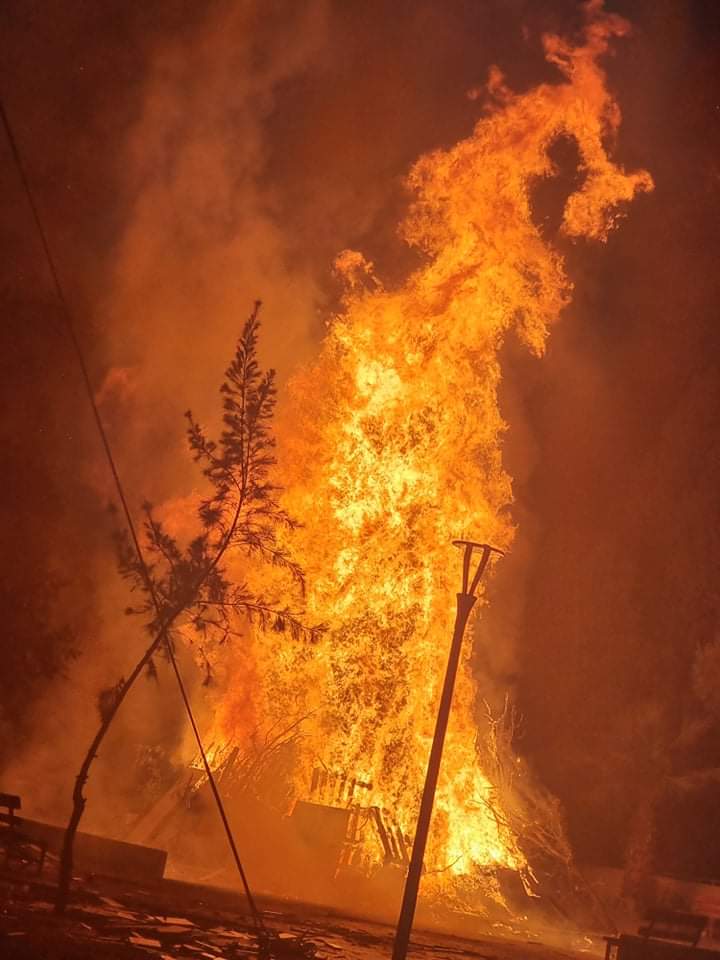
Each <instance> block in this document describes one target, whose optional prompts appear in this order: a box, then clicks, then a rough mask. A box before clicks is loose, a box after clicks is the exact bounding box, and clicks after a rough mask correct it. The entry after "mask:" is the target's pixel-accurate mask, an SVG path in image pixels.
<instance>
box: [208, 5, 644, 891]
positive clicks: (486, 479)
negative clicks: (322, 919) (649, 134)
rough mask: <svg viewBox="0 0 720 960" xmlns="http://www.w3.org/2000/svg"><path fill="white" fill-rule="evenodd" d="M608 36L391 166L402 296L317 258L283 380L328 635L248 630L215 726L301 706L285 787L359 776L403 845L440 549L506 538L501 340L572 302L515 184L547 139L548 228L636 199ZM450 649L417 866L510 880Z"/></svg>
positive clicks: (606, 214) (287, 454)
mask: <svg viewBox="0 0 720 960" xmlns="http://www.w3.org/2000/svg"><path fill="white" fill-rule="evenodd" d="M627 30H628V24H627V23H626V22H625V21H624V20H622V19H621V18H619V17H617V16H613V15H607V14H605V13H604V12H603V11H602V9H601V5H600V4H598V3H591V4H589V5H588V25H587V27H586V29H585V35H584V37H583V39H582V41H581V42H580V43H579V45H578V46H570V45H569V44H568V43H566V42H564V41H563V40H561V39H560V38H559V37H556V36H546V37H544V38H543V43H544V48H545V52H546V56H547V59H548V60H549V61H550V62H552V63H553V64H555V65H556V67H557V68H558V71H559V73H560V74H561V75H562V78H561V80H560V82H558V83H556V84H543V85H541V86H538V87H536V88H534V89H532V90H530V91H529V92H527V93H524V94H522V95H516V94H514V93H513V92H512V91H510V90H509V89H508V88H507V87H506V86H505V84H504V82H503V78H502V75H501V74H500V72H499V71H497V70H496V69H494V70H493V71H492V72H491V77H490V82H489V87H488V93H489V98H490V102H491V105H490V107H489V108H488V109H487V110H486V114H485V116H484V117H483V118H482V119H481V120H480V121H479V122H478V124H477V125H476V127H475V129H474V131H473V133H472V134H471V135H470V136H469V137H468V138H467V139H466V140H463V141H461V142H460V143H458V144H456V145H455V146H454V147H452V148H451V149H449V150H438V151H435V152H433V153H430V154H428V155H426V156H423V157H421V158H420V159H419V160H418V161H417V163H416V164H415V165H414V167H413V168H412V170H411V171H410V174H409V177H408V184H409V187H410V188H411V190H412V194H413V200H412V203H411V206H410V209H409V212H408V215H407V217H406V219H405V221H404V222H403V223H402V225H401V231H402V235H403V237H404V239H405V240H406V242H407V243H408V244H410V245H411V246H413V247H414V248H416V249H417V250H418V251H419V252H420V253H421V256H422V266H421V267H420V268H419V269H417V270H416V271H415V272H414V273H413V274H412V275H411V276H410V277H409V278H408V279H407V281H406V282H405V283H404V285H403V286H402V287H400V288H399V289H394V290H386V289H385V288H384V287H383V285H382V283H381V282H380V280H379V279H378V277H377V276H376V274H375V271H374V268H373V265H372V264H370V263H368V262H367V261H366V260H365V259H364V258H363V257H362V255H361V254H359V253H355V252H351V251H346V252H344V253H343V254H341V255H340V256H339V257H338V259H337V262H336V268H337V270H338V272H339V273H340V274H341V275H342V277H343V278H344V281H345V289H346V294H345V301H344V309H343V312H342V314H341V315H340V316H338V317H336V318H335V319H334V320H333V322H332V324H331V325H330V326H329V331H328V334H327V336H326V339H325V341H324V343H323V345H322V348H321V352H320V355H319V357H318V359H317V361H316V363H315V364H314V365H313V366H311V367H310V368H308V369H305V370H303V371H301V372H300V373H299V374H298V375H297V376H296V378H295V380H294V381H293V383H292V384H291V387H290V397H289V400H288V402H287V403H286V405H285V406H286V411H285V420H284V421H283V422H282V423H281V424H280V427H281V435H280V441H281V443H280V449H281V461H282V462H281V472H282V476H281V482H282V483H283V485H284V486H285V488H286V490H287V493H286V496H285V506H286V507H287V508H288V510H289V511H290V512H291V513H292V514H293V515H295V516H296V517H297V518H298V519H300V520H301V521H302V522H303V523H304V528H303V529H302V530H301V531H300V532H299V533H297V534H295V535H294V537H293V543H292V549H293V551H294V552H295V555H296V556H297V559H298V560H299V561H300V563H301V564H302V565H303V567H304V568H305V570H306V573H307V579H308V588H309V598H308V615H309V619H310V621H311V622H325V623H327V624H328V626H329V631H328V633H327V635H326V636H325V638H324V639H323V640H322V641H321V643H320V644H319V645H318V646H316V647H314V648H311V649H308V648H305V647H301V646H298V645H297V644H296V643H295V642H294V641H292V640H290V639H285V638H282V637H278V636H276V635H273V636H272V637H271V638H270V637H263V636H262V635H261V634H259V633H258V634H256V635H255V636H254V637H253V639H252V650H251V652H250V653H249V654H248V652H247V651H246V652H245V653H243V655H242V656H243V660H244V663H243V666H242V668H240V667H238V674H237V680H236V682H235V684H234V685H231V689H230V692H229V694H228V695H227V696H226V698H225V699H224V701H223V703H222V704H221V705H220V708H219V712H218V719H217V723H218V729H217V731H216V732H217V734H218V736H219V738H220V739H224V740H225V741H228V740H233V741H235V742H241V740H242V736H243V730H242V729H241V724H240V723H239V721H238V718H239V716H241V715H242V716H243V717H246V716H247V705H248V704H247V701H248V696H252V698H253V703H252V709H253V712H254V716H255V719H256V721H257V723H258V724H259V725H261V726H262V724H267V725H269V724H272V723H273V722H275V721H278V720H281V719H286V720H291V719H292V718H293V717H300V716H305V717H306V719H305V720H304V721H303V731H304V736H303V738H302V740H301V753H302V758H301V762H300V763H299V764H298V768H297V771H296V791H297V796H298V797H303V796H307V795H308V789H309V783H310V777H311V773H312V770H313V768H314V767H315V766H316V765H317V763H318V762H319V761H320V762H322V764H324V765H326V766H327V767H328V768H329V769H332V770H337V771H342V772H343V773H344V774H346V775H347V777H348V778H350V777H352V778H357V779H360V780H362V781H364V782H365V783H367V784H372V787H371V788H370V789H369V791H368V793H367V794H366V796H365V798H364V801H363V802H364V803H366V804H368V805H370V804H373V805H377V806H379V807H380V808H383V809H385V810H387V811H390V812H391V815H392V817H393V818H394V820H395V822H397V824H398V825H399V827H400V829H401V830H402V831H404V832H405V833H406V834H408V835H409V834H411V833H412V829H413V825H414V822H415V818H416V815H417V810H418V805H419V796H420V791H421V788H422V783H423V779H424V773H425V767H426V763H427V757H428V753H429V746H430V740H431V737H432V732H433V727H434V720H435V715H436V709H437V703H438V699H439V691H440V686H441V684H442V678H443V674H444V668H445V661H446V657H447V650H448V645H449V640H450V636H451V632H452V624H453V617H454V599H455V593H456V592H457V590H458V584H459V558H458V555H457V553H456V552H455V551H454V550H453V548H452V547H451V545H450V544H451V541H452V540H453V539H454V538H458V537H470V538H472V539H477V540H482V541H487V542H490V543H493V544H495V545H496V546H498V547H500V548H502V549H505V550H507V549H508V548H509V547H510V546H511V544H512V540H513V535H514V530H513V525H512V522H511V519H510V514H509V506H510V504H511V502H512V489H511V478H510V477H509V476H508V474H507V473H506V472H505V471H504V469H503V464H502V457H501V446H500V440H501V437H502V433H503V431H504V429H505V424H504V422H503V419H502V417H501V414H500V411H499V409H498V402H497V391H498V384H499V382H500V378H501V369H500V365H499V359H498V354H499V350H500V347H501V345H502V343H503V340H504V338H505V336H506V335H507V334H508V333H509V332H510V331H516V332H517V334H518V336H519V337H520V338H521V340H522V341H523V342H524V343H525V344H526V345H527V346H528V348H529V349H530V350H532V351H533V352H534V353H536V354H538V355H540V354H542V353H543V350H544V347H545V341H546V338H547V336H548V331H549V327H550V325H551V324H552V323H553V321H554V320H556V318H557V317H558V315H559V313H560V312H561V310H562V309H563V307H564V306H565V305H566V304H567V303H568V301H569V299H570V295H571V289H572V285H571V283H570V281H569V280H568V278H567V276H566V274H565V269H564V263H563V259H562V257H561V256H560V254H559V253H558V252H557V250H555V249H553V247H552V246H551V245H550V243H549V242H548V241H547V240H546V239H544V238H543V236H542V235H541V233H540V232H539V230H538V227H537V226H536V225H535V223H534V222H533V218H532V215H531V206H530V190H531V188H532V186H533V184H534V183H535V182H537V181H538V180H539V179H540V178H545V177H550V176H552V175H553V173H554V170H553V165H552V162H551V160H550V159H549V156H548V149H549V148H550V147H551V145H552V144H553V142H555V141H556V140H557V138H559V137H561V136H566V137H571V138H573V139H574V140H575V142H576V143H577V147H578V151H579V156H580V158H581V171H580V172H581V173H582V184H581V186H580V187H579V188H578V189H577V191H576V192H574V193H573V194H571V195H570V196H569V198H568V200H567V203H566V206H565V210H564V218H563V221H562V227H561V230H562V233H563V234H564V235H565V236H567V237H570V238H585V239H590V240H600V241H602V240H605V239H606V237H607V235H608V232H609V231H610V230H611V229H612V228H613V227H614V225H615V223H616V220H617V216H618V205H619V204H621V203H623V202H627V201H630V200H631V199H632V198H633V196H634V195H635V194H636V193H637V192H639V191H646V190H650V189H652V181H651V179H650V176H649V175H648V174H647V173H646V172H644V171H640V172H636V173H626V172H625V171H624V170H622V169H621V168H620V167H619V166H617V165H616V164H614V163H613V162H612V161H611V160H610V158H609V156H608V152H607V149H608V148H607V145H608V144H611V143H612V140H613V137H614V135H615V132H616V130H617V128H618V126H619V123H620V114H619V110H618V107H617V105H616V103H615V102H614V100H613V99H612V97H611V96H610V94H609V93H608V90H607V88H606V84H605V74H604V72H603V70H602V69H601V67H600V66H599V63H598V60H599V58H600V57H601V56H602V55H603V54H604V53H605V52H606V50H607V48H608V44H609V43H610V42H611V40H612V39H613V37H616V36H622V35H623V34H625V33H626V32H627ZM482 603H483V601H482V597H481V601H480V603H479V604H478V607H482ZM483 642H488V643H492V637H485V638H484V641H483ZM248 656H250V658H251V660H252V670H253V674H254V679H255V691H254V693H253V694H251V695H250V694H249V693H248V687H247V682H248V681H247V677H248V674H247V672H246V667H247V661H246V658H247V657H248ZM468 656H469V644H466V651H465V661H464V664H463V667H462V668H461V671H460V675H459V677H458V684H457V688H456V694H455V700H454V706H453V715H452V719H451V726H450V730H449V732H448V738H447V741H446V746H445V754H444V760H443V769H442V773H441V781H440V785H439V788H438V794H437V797H436V803H435V814H434V820H433V830H432V834H431V838H430V844H429V848H428V854H427V866H428V868H429V870H446V873H445V875H446V876H451V875H453V874H455V875H457V874H461V875H468V874H471V873H472V872H473V871H474V870H475V869H476V868H478V867H479V868H487V867H493V866H502V867H507V868H511V869H517V870H521V871H522V870H523V868H524V866H525V859H524V856H523V852H522V850H521V849H520V846H519V844H518V842H517V838H516V837H515V836H514V835H513V832H512V830H511V828H510V827H509V825H508V824H509V821H508V820H507V818H506V817H504V816H503V811H502V809H500V800H499V798H498V796H497V795H496V792H495V791H494V788H493V784H492V783H491V782H490V780H489V779H488V777H487V776H486V775H485V773H484V772H483V770H481V769H480V768H479V766H478V763H477V758H476V751H475V737H476V732H477V721H476V715H475V709H474V687H473V679H472V675H471V672H470V669H469V664H468Z"/></svg>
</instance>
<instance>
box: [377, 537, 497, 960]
mask: <svg viewBox="0 0 720 960" xmlns="http://www.w3.org/2000/svg"><path fill="white" fill-rule="evenodd" d="M453 542H454V544H455V546H457V547H461V548H462V549H463V550H464V553H463V580H462V591H461V592H460V593H458V595H457V613H456V616H455V630H454V632H453V639H452V644H451V646H450V656H449V657H448V665H447V670H446V672H445V683H444V684H443V690H442V696H441V697H440V707H439V709H438V715H437V721H436V723H435V733H434V735H433V742H432V748H431V750H430V759H429V761H428V767H427V774H426V776H425V787H424V789H423V794H422V800H421V801H420V814H419V816H418V822H417V827H416V829H415V840H414V842H413V849H412V855H411V857H410V867H409V868H408V875H407V880H406V881H405V892H404V894H403V900H402V906H401V907H400V918H399V920H398V927H397V933H396V935H395V945H394V947H393V960H405V956H406V955H407V948H408V944H409V942H410V931H411V929H412V923H413V917H414V916H415V905H416V903H417V895H418V889H419V887H420V876H421V874H422V869H423V860H424V857H425V846H426V844H427V838H428V832H429V829H430V820H431V818H432V808H433V802H434V800H435V788H436V787H437V782H438V775H439V773H440V761H441V760H442V752H443V746H444V744H445V733H446V731H447V726H448V720H449V718H450V707H451V705H452V696H453V690H454V689H455V677H456V676H457V670H458V664H459V663H460V651H461V649H462V641H463V636H464V634H465V627H466V626H467V622H468V619H469V618H470V614H471V612H472V609H473V607H474V606H475V601H476V600H477V593H476V591H477V588H478V586H479V584H480V580H481V578H482V575H483V574H484V573H485V569H486V567H487V565H488V563H489V561H490V556H491V554H493V553H498V554H500V555H502V550H498V549H496V548H495V547H491V546H489V544H487V543H474V542H473V541H471V540H455V541H453ZM475 550H481V551H482V556H481V558H480V562H479V564H478V566H477V569H476V570H475V573H474V575H473V577H472V580H471V579H470V564H471V562H472V556H473V553H474V552H475Z"/></svg>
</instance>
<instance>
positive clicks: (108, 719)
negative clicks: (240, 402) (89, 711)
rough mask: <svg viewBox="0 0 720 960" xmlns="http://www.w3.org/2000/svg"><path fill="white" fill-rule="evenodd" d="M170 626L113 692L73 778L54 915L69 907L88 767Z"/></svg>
mask: <svg viewBox="0 0 720 960" xmlns="http://www.w3.org/2000/svg"><path fill="white" fill-rule="evenodd" d="M168 627H169V624H166V625H165V626H164V627H163V628H162V630H161V631H160V633H159V634H158V636H157V637H156V638H155V639H154V640H153V642H152V643H151V644H150V646H149V647H148V648H147V650H146V651H145V653H144V654H143V655H142V657H141V658H140V660H138V662H137V663H136V665H135V667H134V669H133V671H132V673H131V674H130V676H129V677H128V678H127V680H125V681H124V682H123V683H122V684H121V685H120V686H118V688H117V690H116V692H115V699H114V701H113V703H112V705H111V706H110V708H109V709H108V710H107V712H106V714H105V716H104V717H103V720H102V723H101V724H100V728H99V729H98V732H97V733H96V734H95V737H94V738H93V741H92V743H91V744H90V747H89V748H88V752H87V753H86V754H85V759H84V760H83V762H82V765H81V767H80V771H79V772H78V775H77V777H76V778H75V786H74V788H73V807H72V813H71V814H70V819H69V821H68V825H67V827H66V828H65V836H64V838H63V846H62V852H61V854H60V869H59V874H58V890H57V897H56V900H55V913H57V914H62V913H64V912H65V908H66V907H67V904H68V897H69V895H70V885H71V883H72V872H73V852H74V846H75V836H76V834H77V831H78V827H79V826H80V820H81V819H82V815H83V813H84V812H85V804H86V803H87V799H86V797H85V796H84V794H83V788H84V786H85V784H86V783H87V778H88V775H89V773H90V767H91V766H92V762H93V760H94V759H95V757H96V756H97V752H98V750H99V748H100V744H101V743H102V742H103V740H104V739H105V734H106V733H107V732H108V730H109V729H110V724H111V723H112V721H113V720H114V718H115V714H116V713H117V712H118V709H119V708H120V704H121V703H122V702H123V700H124V699H125V697H126V696H127V693H128V691H129V690H130V688H131V687H132V685H133V684H134V683H135V681H136V680H137V678H138V677H139V676H140V674H141V673H142V671H143V669H144V668H145V667H146V666H147V664H148V663H149V661H150V660H151V659H152V657H153V655H154V654H155V653H156V652H157V649H158V647H159V646H160V644H161V643H162V642H163V641H164V640H165V638H166V634H167V630H168Z"/></svg>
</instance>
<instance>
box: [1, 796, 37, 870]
mask: <svg viewBox="0 0 720 960" xmlns="http://www.w3.org/2000/svg"><path fill="white" fill-rule="evenodd" d="M21 806H22V801H21V800H20V797H18V796H17V795H16V794H13V793H0V807H3V808H4V809H5V810H6V811H7V812H6V813H0V825H1V826H0V848H2V849H3V850H4V851H5V864H6V866H8V867H10V866H12V865H13V864H15V865H17V866H19V867H21V868H25V867H28V866H30V867H32V866H35V867H36V868H37V873H38V875H40V874H41V873H42V868H43V865H44V863H45V855H46V854H47V846H46V845H45V843H44V842H43V841H42V840H38V839H37V838H33V837H31V836H29V835H28V833H27V831H26V830H25V821H24V820H22V819H21V818H20V817H18V816H17V815H16V811H17V810H19V809H20V808H21Z"/></svg>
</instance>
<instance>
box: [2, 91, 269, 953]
mask: <svg viewBox="0 0 720 960" xmlns="http://www.w3.org/2000/svg"><path fill="white" fill-rule="evenodd" d="M0 118H1V119H2V124H3V127H4V129H5V134H6V136H7V140H8V143H9V145H10V151H11V153H12V156H13V160H14V162H15V166H16V168H17V172H18V175H19V177H20V181H21V183H22V185H23V189H24V191H25V195H26V197H27V201H28V205H29V207H30V210H31V211H32V215H33V220H34V222H35V226H36V228H37V232H38V235H39V237H40V240H41V243H42V248H43V251H44V253H45V259H46V261H47V265H48V268H49V270H50V276H51V278H52V282H53V286H54V289H55V296H56V298H57V302H58V305H59V307H60V314H61V317H62V319H63V322H64V324H65V328H66V331H67V333H68V336H69V337H70V342H71V344H72V346H73V350H74V352H75V356H76V359H77V361H78V365H79V367H80V372H81V375H82V380H83V385H84V387H85V392H86V393H87V397H88V401H89V403H90V407H91V409H92V413H93V419H94V421H95V426H96V427H97V431H98V433H99V435H100V439H101V442H102V446H103V449H104V451H105V457H106V459H107V462H108V465H109V467H110V472H111V474H112V478H113V482H114V485H115V490H116V492H117V496H118V499H119V500H120V504H121V506H122V510H123V514H124V516H125V521H126V523H127V527H128V531H129V533H130V538H131V540H132V543H133V547H134V549H135V552H136V554H137V557H138V561H139V562H140V566H141V568H142V571H143V576H144V578H145V582H146V585H147V587H148V591H149V593H150V596H151V598H152V601H153V605H154V607H155V610H156V612H157V614H158V616H159V617H160V618H162V614H161V609H160V604H159V601H158V598H157V594H156V592H155V589H154V587H153V584H152V580H151V578H150V573H149V570H148V567H147V563H146V562H145V557H144V554H143V552H142V548H141V546H140V540H139V538H138V534H137V529H136V527H135V522H134V521H133V518H132V514H131V513H130V508H129V506H128V502H127V498H126V496H125V489H124V487H123V483H122V480H121V478H120V474H119V472H118V468H117V464H116V462H115V457H114V456H113V452H112V448H111V446H110V440H109V438H108V435H107V432H106V430H105V426H104V424H103V422H102V418H101V416H100V410H99V408H98V405H97V402H96V400H95V393H94V391H93V388H92V381H91V380H90V373H89V370H88V366H87V362H86V360H85V354H84V352H83V349H82V345H81V343H80V340H79V338H78V336H77V332H76V330H75V324H74V321H73V317H72V313H71V310H70V306H69V304H68V301H67V298H66V296H65V293H64V290H63V287H62V283H61V282H60V276H59V274H58V271H57V267H56V265H55V260H54V258H53V255H52V252H51V250H50V244H49V241H48V238H47V234H46V232H45V229H44V227H43V223H42V220H41V218H40V213H39V211H38V208H37V205H36V203H35V198H34V196H33V192H32V189H31V187H30V181H29V179H28V177H27V174H26V172H25V167H24V165H23V162H22V157H21V155H20V150H19V148H18V144H17V141H16V139H15V136H14V134H13V131H12V127H11V125H10V120H9V117H8V115H7V111H6V110H5V104H4V102H3V99H2V97H1V96H0ZM168 626H169V625H166V626H165V628H164V634H165V647H166V650H167V654H168V658H169V660H170V663H171V665H172V668H173V672H174V674H175V677H176V679H177V683H178V686H179V688H180V695H181V697H182V700H183V704H184V706H185V710H186V712H187V715H188V719H189V721H190V725H191V727H192V731H193V734H194V736H195V741H196V743H197V745H198V749H199V751H200V755H201V757H202V761H203V765H204V767H205V773H206V775H207V778H208V783H209V784H210V789H211V790H212V793H213V797H214V798H215V803H216V804H217V808H218V812H219V814H220V818H221V820H222V823H223V827H224V830H225V835H226V837H227V841H228V844H229V846H230V850H231V852H232V855H233V859H234V861H235V866H236V867H237V870H238V873H239V874H240V879H241V881H242V884H243V888H244V890H245V896H246V897H247V901H248V905H249V907H250V913H251V915H252V919H253V923H254V925H255V929H256V932H257V933H258V935H259V937H261V938H266V937H267V930H266V927H265V924H264V922H263V919H262V915H261V913H260V911H259V910H258V907H257V904H256V903H255V899H254V897H253V895H252V892H251V890H250V885H249V883H248V880H247V875H246V873H245V870H244V868H243V865H242V861H241V860H240V855H239V853H238V849H237V845H236V843H235V838H234V836H233V832H232V829H231V827H230V823H229V821H228V818H227V814H226V812H225V806H224V804H223V802H222V798H221V796H220V792H219V790H218V787H217V783H216V781H215V777H214V775H213V772H212V769H211V767H210V763H209V762H208V758H207V754H206V752H205V748H204V746H203V742H202V738H201V736H200V731H199V730H198V727H197V724H196V722H195V716H194V714H193V711H192V707H191V705H190V700H189V698H188V695H187V691H186V689H185V684H184V683H183V680H182V676H181V673H180V668H179V667H178V663H177V659H176V657H175V652H174V651H173V648H172V643H171V640H170V637H169V636H168Z"/></svg>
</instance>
